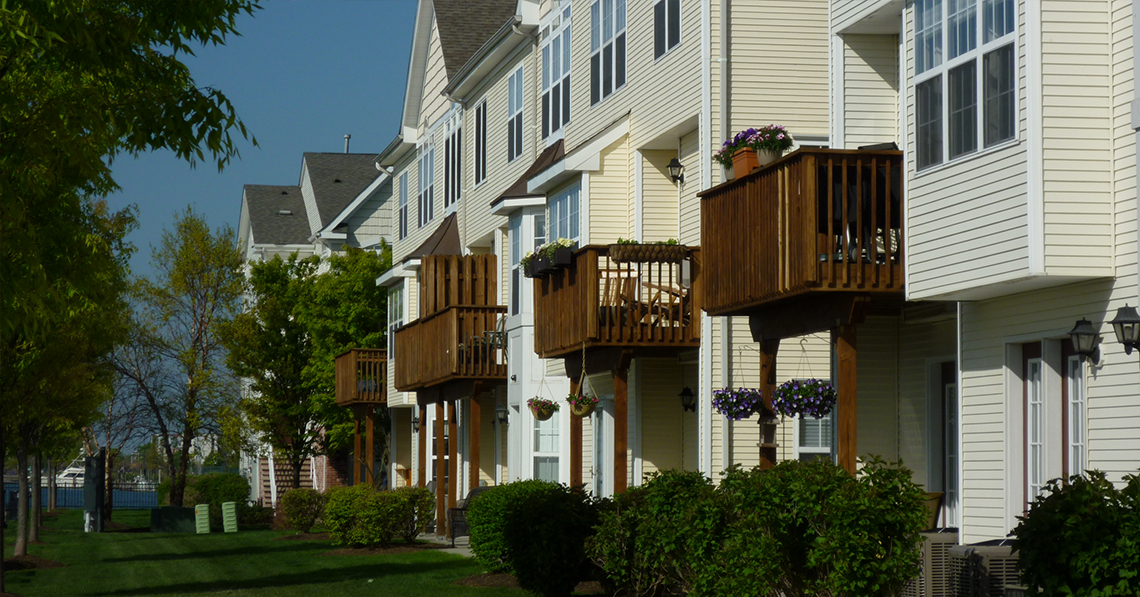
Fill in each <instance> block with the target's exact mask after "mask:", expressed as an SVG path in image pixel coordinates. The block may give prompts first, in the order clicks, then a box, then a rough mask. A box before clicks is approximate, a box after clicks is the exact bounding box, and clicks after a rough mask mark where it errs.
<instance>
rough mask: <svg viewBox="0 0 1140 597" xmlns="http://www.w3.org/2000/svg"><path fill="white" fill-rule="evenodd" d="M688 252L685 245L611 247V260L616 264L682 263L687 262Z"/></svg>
mask: <svg viewBox="0 0 1140 597" xmlns="http://www.w3.org/2000/svg"><path fill="white" fill-rule="evenodd" d="M687 251H688V247H686V246H685V245H667V244H664V243H650V244H640V245H627V244H613V245H610V246H609V253H610V260H611V261H614V262H616V263H627V262H628V263H680V262H682V261H684V260H685V253H686V252H687Z"/></svg>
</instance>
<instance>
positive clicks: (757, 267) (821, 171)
mask: <svg viewBox="0 0 1140 597" xmlns="http://www.w3.org/2000/svg"><path fill="white" fill-rule="evenodd" d="M901 180H902V152H899V151H854V150H836V149H801V150H799V151H796V152H794V153H792V154H790V155H788V156H786V157H784V158H783V159H781V160H779V161H777V162H775V163H774V164H771V165H769V166H767V167H765V168H761V169H758V170H755V171H753V172H752V173H750V174H745V175H744V176H741V177H739V178H737V179H736V180H732V181H729V182H726V183H724V184H721V185H718V186H715V187H713V188H711V189H708V190H706V191H703V192H701V193H699V195H700V197H701V198H702V201H701V245H702V247H701V248H702V250H703V252H704V260H705V263H704V269H703V275H704V284H705V287H706V289H707V291H706V293H705V297H704V308H705V310H706V311H708V313H709V314H710V315H745V314H748V313H749V312H751V311H752V310H754V309H755V308H756V307H759V306H761V305H764V304H766V303H770V302H773V301H777V300H780V299H784V298H787V297H791V296H795V295H800V294H804V293H808V292H833V291H839V292H860V293H901V292H902V289H903V256H904V253H903V244H902V243H903V221H902V213H901V206H902V199H903V197H902V184H901ZM829 214H830V217H829Z"/></svg>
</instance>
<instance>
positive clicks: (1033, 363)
mask: <svg viewBox="0 0 1140 597" xmlns="http://www.w3.org/2000/svg"><path fill="white" fill-rule="evenodd" d="M1022 353H1023V355H1024V367H1023V370H1022V371H1023V374H1022V379H1023V380H1024V384H1025V501H1026V503H1029V502H1032V501H1033V498H1035V497H1037V494H1039V493H1041V489H1042V488H1043V487H1044V486H1045V425H1046V423H1045V396H1044V393H1045V388H1044V386H1043V376H1042V365H1043V361H1042V359H1041V344H1040V343H1032V344H1026V345H1024V347H1023V350H1022Z"/></svg>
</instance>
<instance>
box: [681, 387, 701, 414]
mask: <svg viewBox="0 0 1140 597" xmlns="http://www.w3.org/2000/svg"><path fill="white" fill-rule="evenodd" d="M679 396H681V408H682V409H683V410H688V411H692V412H696V411H697V397H696V395H694V394H693V390H692V388H690V387H689V386H685V387H684V388H683V389H682V390H681V393H680V394H679Z"/></svg>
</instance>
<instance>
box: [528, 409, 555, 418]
mask: <svg viewBox="0 0 1140 597" xmlns="http://www.w3.org/2000/svg"><path fill="white" fill-rule="evenodd" d="M530 412H531V414H533V415H534V418H536V419H538V420H539V421H549V420H550V417H553V416H554V409H553V408H548V407H542V406H531V407H530Z"/></svg>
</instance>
